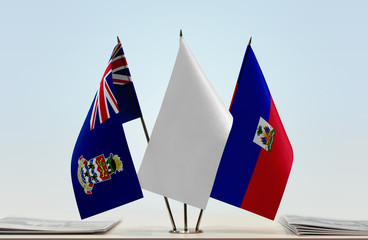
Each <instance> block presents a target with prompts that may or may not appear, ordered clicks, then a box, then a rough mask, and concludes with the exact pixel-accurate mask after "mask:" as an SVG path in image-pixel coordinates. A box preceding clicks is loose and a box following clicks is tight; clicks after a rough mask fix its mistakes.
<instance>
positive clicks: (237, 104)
mask: <svg viewBox="0 0 368 240" xmlns="http://www.w3.org/2000/svg"><path fill="white" fill-rule="evenodd" d="M230 112H231V114H232V116H233V126H232V129H231V131H230V135H229V138H228V140H227V143H226V146H225V150H224V153H223V155H222V158H221V162H220V165H219V168H218V171H217V175H216V179H215V183H214V186H213V188H212V193H211V197H212V198H215V199H218V200H220V201H223V202H225V203H228V204H231V205H234V206H236V207H239V208H242V209H245V210H248V211H250V212H253V213H256V214H258V215H261V216H263V217H266V218H269V219H272V220H273V219H274V218H275V215H276V212H277V209H278V207H279V204H280V201H281V198H282V195H283V193H284V189H285V187H286V183H287V180H288V177H289V173H290V170H291V166H292V162H293V150H292V147H291V145H290V142H289V139H288V137H287V135H286V132H285V129H284V127H283V125H282V123H281V119H280V117H279V114H278V113H277V110H276V107H275V104H274V101H273V99H272V96H271V94H270V91H269V89H268V87H267V84H266V81H265V78H264V76H263V74H262V71H261V68H260V67H259V65H258V62H257V59H256V56H255V55H254V52H253V50H252V48H251V46H250V44H249V45H248V47H247V50H246V53H245V57H244V60H243V64H242V67H241V70H240V74H239V78H238V82H237V84H236V87H235V91H234V95H233V100H232V103H231V106H230Z"/></svg>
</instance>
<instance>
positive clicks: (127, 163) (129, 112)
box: [71, 41, 143, 219]
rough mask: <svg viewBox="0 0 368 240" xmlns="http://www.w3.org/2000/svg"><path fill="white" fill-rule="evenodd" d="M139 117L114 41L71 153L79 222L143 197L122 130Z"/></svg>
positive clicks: (131, 89)
mask: <svg viewBox="0 0 368 240" xmlns="http://www.w3.org/2000/svg"><path fill="white" fill-rule="evenodd" d="M141 116H142V113H141V110H140V107H139V103H138V99H137V96H136V93H135V90H134V86H133V82H132V81H131V77H130V72H129V68H128V65H127V62H126V59H125V55H124V51H123V48H122V46H121V43H120V41H119V43H118V44H117V45H116V46H115V48H114V50H113V53H112V55H111V58H110V61H109V63H108V65H107V68H106V70H105V72H104V74H103V77H102V80H101V82H100V86H99V88H98V90H97V93H96V95H95V98H94V100H93V102H92V105H91V107H90V109H89V111H88V114H87V118H86V120H85V121H84V124H83V126H82V129H81V131H80V133H79V136H78V139H77V142H76V144H75V147H74V151H73V156H72V161H71V176H72V183H73V189H74V195H75V199H76V201H77V205H78V209H79V213H80V216H81V218H82V219H84V218H87V217H90V216H93V215H96V214H99V213H101V212H104V211H107V210H110V209H112V208H115V207H118V206H121V205H124V204H126V203H129V202H132V201H135V200H137V199H140V198H142V197H143V194H142V190H141V187H140V184H139V181H138V177H137V173H136V171H135V168H134V165H133V161H132V157H131V155H130V151H129V148H128V143H127V141H126V138H125V134H124V129H123V126H122V123H124V122H127V121H130V120H133V119H136V118H139V117H141Z"/></svg>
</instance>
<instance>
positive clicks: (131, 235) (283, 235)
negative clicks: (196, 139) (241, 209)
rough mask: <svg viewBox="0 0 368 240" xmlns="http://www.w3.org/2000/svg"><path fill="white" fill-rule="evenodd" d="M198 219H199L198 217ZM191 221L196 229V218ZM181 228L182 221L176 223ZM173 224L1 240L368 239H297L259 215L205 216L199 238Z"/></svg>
mask: <svg viewBox="0 0 368 240" xmlns="http://www.w3.org/2000/svg"><path fill="white" fill-rule="evenodd" d="M195 217H196V216H195ZM195 217H193V218H192V219H189V220H191V221H189V220H188V221H189V222H188V226H189V227H194V226H195V223H196V218H195ZM175 220H176V221H177V222H176V225H177V227H178V228H182V227H183V226H182V225H181V224H182V221H179V220H182V219H180V218H179V219H175ZM170 229H171V224H170V220H169V218H168V216H165V214H161V215H155V214H150V215H142V214H131V215H126V216H124V217H122V218H121V222H120V223H119V224H118V225H116V226H115V227H114V228H112V229H111V230H110V231H108V232H106V233H99V234H63V235H61V234H50V235H46V234H42V235H40V234H0V239H152V238H154V239H182V238H190V239H229V238H232V239H258V240H260V239H367V240H368V236H303V237H300V236H296V235H295V234H293V233H291V232H290V231H288V230H286V229H285V228H284V227H282V226H281V225H280V224H279V223H278V222H277V221H270V220H267V219H264V218H261V217H258V216H256V215H231V214H214V215H210V214H208V215H204V216H203V218H202V222H201V227H200V229H201V230H203V233H198V234H173V233H169V230H170Z"/></svg>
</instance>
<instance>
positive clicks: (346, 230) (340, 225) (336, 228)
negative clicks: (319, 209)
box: [280, 215, 368, 236]
mask: <svg viewBox="0 0 368 240" xmlns="http://www.w3.org/2000/svg"><path fill="white" fill-rule="evenodd" d="M280 223H281V224H282V225H283V226H284V227H286V228H287V229H289V230H290V231H292V232H293V233H295V234H297V235H345V236H348V235H350V236H353V235H354V236H363V235H368V221H348V220H335V219H326V218H315V217H302V216H295V215H287V216H284V217H282V218H281V219H280Z"/></svg>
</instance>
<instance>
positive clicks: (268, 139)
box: [253, 117, 275, 152]
mask: <svg viewBox="0 0 368 240" xmlns="http://www.w3.org/2000/svg"><path fill="white" fill-rule="evenodd" d="M274 136H275V129H273V128H272V127H271V125H270V124H269V123H268V122H266V120H264V119H263V118H262V117H260V118H259V122H258V125H257V130H256V134H255V136H254V139H253V142H254V143H256V144H257V145H259V146H260V147H262V148H263V149H265V150H266V151H268V152H271V148H272V144H273V139H274Z"/></svg>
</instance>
